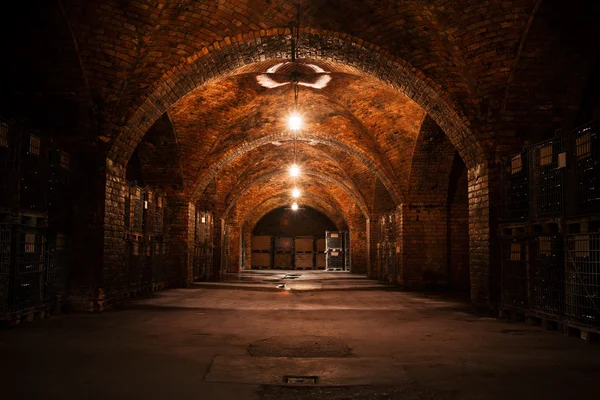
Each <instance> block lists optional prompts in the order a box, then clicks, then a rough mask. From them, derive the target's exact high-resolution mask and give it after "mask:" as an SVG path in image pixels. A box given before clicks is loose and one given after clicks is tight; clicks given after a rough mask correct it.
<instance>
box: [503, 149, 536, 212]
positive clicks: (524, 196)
mask: <svg viewBox="0 0 600 400" xmlns="http://www.w3.org/2000/svg"><path fill="white" fill-rule="evenodd" d="M528 154H529V153H528V151H522V152H520V153H517V154H513V155H511V156H509V157H506V158H504V159H502V170H501V173H502V178H501V179H502V198H501V210H502V211H501V217H502V219H503V220H505V221H513V222H514V221H523V220H526V219H527V218H528V217H529V209H530V202H529V190H530V188H529V168H530V165H529V157H528Z"/></svg>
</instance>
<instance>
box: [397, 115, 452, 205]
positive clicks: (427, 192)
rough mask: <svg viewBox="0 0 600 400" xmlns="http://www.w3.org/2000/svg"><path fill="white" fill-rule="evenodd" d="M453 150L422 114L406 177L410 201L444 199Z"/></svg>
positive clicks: (432, 121)
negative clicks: (421, 121)
mask: <svg viewBox="0 0 600 400" xmlns="http://www.w3.org/2000/svg"><path fill="white" fill-rule="evenodd" d="M455 152H456V149H455V148H454V146H452V143H450V141H449V140H448V138H447V136H446V134H445V133H444V131H443V130H442V129H441V128H440V127H439V125H438V124H437V123H436V122H435V121H434V120H433V119H432V118H431V117H430V116H427V117H425V120H423V123H422V124H421V129H420V130H419V136H418V138H417V142H416V143H415V147H414V152H413V157H412V162H411V167H410V177H409V188H408V198H409V201H419V202H431V201H433V202H439V203H443V202H445V201H446V196H447V194H448V183H449V179H450V171H451V169H452V163H453V160H454V154H455Z"/></svg>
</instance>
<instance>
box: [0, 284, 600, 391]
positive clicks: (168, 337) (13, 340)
mask: <svg viewBox="0 0 600 400" xmlns="http://www.w3.org/2000/svg"><path fill="white" fill-rule="evenodd" d="M323 278H324V275H321V276H316V277H313V278H312V279H313V280H319V279H320V280H323ZM340 278H341V276H340ZM345 278H347V279H348V280H350V279H355V278H356V277H352V276H346V277H345ZM330 279H335V277H332V278H330ZM304 280H305V281H306V282H305V284H310V281H311V279H308V278H307V277H305V278H304ZM268 283H269V284H271V283H270V282H268ZM321 283H322V282H321ZM363 283H364V284H365V285H364V287H363V288H360V287H359V288H357V287H354V286H353V285H356V282H354V283H352V284H351V285H350V287H347V288H343V287H341V288H340V287H337V288H336V290H312V291H310V290H307V291H302V290H274V291H265V290H256V288H253V284H249V285H247V286H246V287H245V288H236V289H231V288H228V287H226V286H224V287H220V288H206V287H203V286H201V285H198V286H195V287H193V288H190V289H176V290H168V291H164V292H159V293H155V295H154V296H153V297H152V298H147V299H140V300H137V301H135V302H134V303H132V304H130V305H128V306H127V307H124V308H122V309H119V310H115V311H110V312H105V313H103V314H99V315H85V314H79V315H64V316H59V317H52V318H50V319H47V320H42V321H35V322H32V323H29V324H26V325H23V326H21V327H17V328H14V329H10V330H4V331H0V363H1V364H2V366H3V367H2V371H1V373H0V382H1V384H2V389H1V390H2V392H3V394H8V396H6V397H4V396H3V398H18V399H132V398H134V399H137V398H144V399H171V398H180V399H235V400H243V399H334V400H335V399H507V398H509V399H511V400H514V399H534V398H543V399H565V398H573V397H575V396H577V397H581V398H590V399H594V398H600V345H596V344H587V343H585V342H584V341H582V340H580V339H577V338H570V337H565V336H564V335H562V334H560V333H558V332H552V331H544V330H542V329H541V328H538V327H531V326H528V325H525V324H523V323H509V322H507V321H500V320H496V319H492V318H483V317H478V316H477V315H475V314H472V313H471V309H470V307H469V306H468V304H465V303H463V302H461V301H458V300H453V298H452V297H449V296H444V295H441V294H430V295H427V294H419V293H405V292H401V291H392V290H389V288H388V287H384V286H382V287H380V290H377V289H376V288H370V287H368V286H370V283H369V282H367V281H363ZM271 286H273V285H271ZM340 286H344V285H340ZM367 289H368V290H367ZM286 375H290V376H294V375H301V376H317V377H318V379H317V383H316V384H307V385H304V386H302V385H284V384H283V383H282V382H283V379H284V376H286ZM7 391H8V393H7Z"/></svg>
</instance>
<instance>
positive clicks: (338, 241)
mask: <svg viewBox="0 0 600 400" xmlns="http://www.w3.org/2000/svg"><path fill="white" fill-rule="evenodd" d="M325 265H326V270H327V271H344V270H345V266H344V232H334V231H325Z"/></svg>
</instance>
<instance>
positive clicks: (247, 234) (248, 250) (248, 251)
mask: <svg viewBox="0 0 600 400" xmlns="http://www.w3.org/2000/svg"><path fill="white" fill-rule="evenodd" d="M242 229H243V231H244V242H245V246H243V250H242V251H244V253H245V257H244V264H243V265H242V269H243V270H244V269H250V268H252V262H251V257H252V229H250V227H249V226H248V224H244V226H243V227H242Z"/></svg>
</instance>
